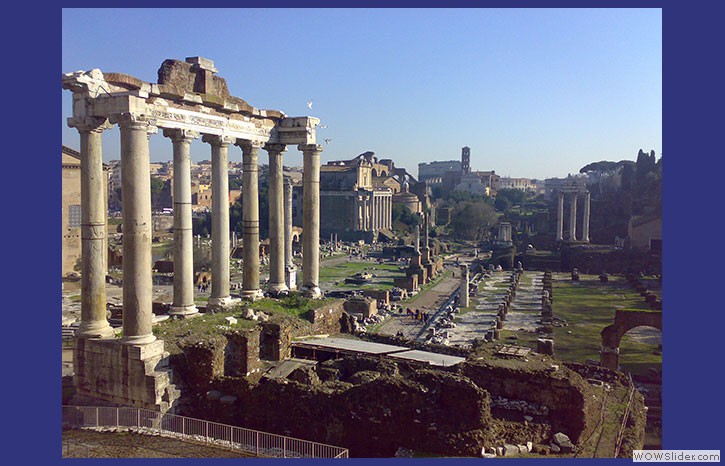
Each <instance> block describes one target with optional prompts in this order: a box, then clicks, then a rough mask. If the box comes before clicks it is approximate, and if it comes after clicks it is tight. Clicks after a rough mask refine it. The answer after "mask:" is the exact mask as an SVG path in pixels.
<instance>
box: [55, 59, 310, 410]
mask: <svg viewBox="0 0 725 466" xmlns="http://www.w3.org/2000/svg"><path fill="white" fill-rule="evenodd" d="M216 72H217V70H216V68H215V67H214V63H213V62H212V61H211V60H208V59H205V58H202V57H190V58H187V59H186V61H180V60H165V61H164V62H163V63H162V64H161V67H160V68H159V71H158V83H155V84H154V83H147V82H144V81H141V80H139V79H137V78H135V77H133V76H129V75H126V74H122V73H104V72H102V71H101V70H99V69H93V70H91V71H77V72H74V73H67V74H64V75H63V78H62V84H63V89H67V90H70V91H71V92H72V93H73V116H72V117H71V118H69V119H68V125H69V126H71V127H74V128H76V129H77V130H78V132H79V133H80V146H81V147H80V153H81V202H82V205H83V210H82V220H81V224H82V225H81V226H82V241H81V244H82V303H81V324H80V327H79V329H78V332H77V337H78V344H77V345H76V354H75V357H74V366H75V367H74V369H75V385H76V389H77V393H78V394H79V396H81V397H83V396H90V397H93V398H96V399H102V400H106V401H109V402H112V403H117V404H124V405H133V406H139V407H147V408H152V409H161V410H166V409H168V408H169V407H170V406H171V404H172V401H173V400H172V398H173V391H174V390H173V387H171V388H169V387H170V385H169V377H168V375H169V374H167V373H165V372H164V369H162V368H161V361H163V360H164V349H163V341H160V340H156V337H154V335H153V334H152V332H151V324H152V281H151V278H152V277H151V268H152V264H151V234H152V231H151V196H150V180H149V172H150V169H149V145H148V142H149V135H150V134H152V133H156V132H158V130H159V129H161V130H162V131H163V135H164V136H166V137H168V138H169V139H171V142H172V144H173V154H174V183H173V185H174V193H173V197H174V259H175V260H174V262H175V263H174V272H175V273H174V298H173V304H172V309H171V311H170V313H172V314H177V315H182V316H187V315H192V314H195V313H196V312H198V311H197V309H196V307H195V305H194V295H193V291H194V284H193V268H192V264H193V258H192V250H193V248H192V233H191V187H190V173H189V170H190V158H189V147H190V144H191V141H192V140H193V139H195V138H198V137H200V136H201V138H202V141H204V142H206V143H208V144H209V145H210V146H211V158H212V190H213V191H212V202H213V204H212V207H213V208H212V225H213V232H212V235H213V236H212V277H213V280H212V294H211V297H210V299H209V305H210V306H217V307H225V306H228V305H229V304H230V303H231V297H230V283H229V241H228V232H229V210H228V209H227V208H218V207H219V206H220V204H221V206H223V207H226V206H225V203H226V202H227V199H228V147H229V145H230V144H231V145H235V146H237V147H239V148H240V149H241V151H242V165H243V192H242V195H243V196H244V199H245V202H244V211H243V216H242V217H243V218H242V222H243V226H244V231H243V245H244V268H243V273H244V283H243V291H242V296H244V297H246V298H249V299H255V298H257V297H260V296H261V295H262V291H261V290H260V286H259V256H258V253H257V251H258V245H259V206H258V192H257V189H258V188H257V182H258V162H257V154H258V151H259V148H260V147H261V148H264V149H265V150H266V151H267V152H268V153H269V168H270V170H269V171H270V175H269V178H270V179H269V197H270V256H271V262H270V269H271V270H270V285H269V288H270V291H272V292H281V291H284V290H287V289H288V286H287V284H286V283H285V281H286V280H285V270H288V271H289V270H290V269H291V267H289V266H290V265H291V263H290V262H291V257H290V256H291V255H287V259H288V261H287V262H285V236H284V234H285V227H284V223H285V220H286V221H289V222H291V218H289V217H290V216H289V215H287V216H286V215H285V214H284V208H283V207H284V203H285V202H284V196H283V176H282V153H283V152H284V151H285V150H286V146H288V145H290V144H297V148H298V150H300V151H301V152H302V153H303V156H304V157H303V158H304V162H303V163H304V176H303V183H304V184H303V210H304V215H303V229H304V232H305V234H304V235H303V271H302V272H303V289H302V291H303V292H304V293H306V294H307V295H309V296H312V297H319V295H320V289H319V286H318V284H319V279H318V276H319V225H320V223H319V215H320V213H319V199H320V198H319V172H320V153H321V151H322V147H321V146H319V145H317V144H316V141H315V130H316V126H317V125H318V124H319V120H318V119H317V118H314V117H308V116H305V117H287V116H286V115H285V114H284V113H282V112H280V111H277V110H260V109H257V108H254V107H252V106H250V105H249V104H247V102H245V101H244V100H242V99H240V98H238V97H233V96H231V95H230V94H229V91H228V89H227V85H226V81H225V80H224V79H223V78H221V77H219V76H216ZM113 124H117V125H118V126H119V129H120V132H121V172H122V183H123V189H122V192H123V233H124V234H123V257H124V264H123V337H122V338H120V339H115V338H114V337H113V336H114V333H113V331H112V329H111V327H110V325H109V324H108V321H107V319H106V290H105V278H106V263H105V259H104V248H105V244H106V237H105V232H106V212H105V210H104V198H105V193H104V191H103V169H102V152H101V136H102V133H103V131H104V130H106V129H108V128H111V127H112V125H113ZM287 231H289V229H287ZM292 270H293V269H292Z"/></svg>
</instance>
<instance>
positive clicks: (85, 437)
mask: <svg viewBox="0 0 725 466" xmlns="http://www.w3.org/2000/svg"><path fill="white" fill-rule="evenodd" d="M62 455H63V458H249V457H252V456H253V455H249V454H248V453H244V452H241V451H237V450H231V449H226V448H221V447H214V446H210V445H207V444H204V443H200V442H191V441H183V442H182V441H181V440H178V439H174V438H169V437H161V436H151V435H141V434H135V433H131V432H96V431H91V430H76V429H72V430H70V429H69V430H63V453H62Z"/></svg>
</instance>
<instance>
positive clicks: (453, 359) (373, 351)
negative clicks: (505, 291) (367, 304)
mask: <svg viewBox="0 0 725 466" xmlns="http://www.w3.org/2000/svg"><path fill="white" fill-rule="evenodd" d="M292 348H293V354H294V355H296V356H298V357H304V356H308V357H309V356H311V357H312V358H313V359H317V360H325V359H327V358H330V357H337V356H339V355H340V354H366V355H374V356H380V357H382V356H387V357H391V358H395V359H399V360H404V361H406V362H418V363H427V364H430V365H433V366H443V367H447V366H454V365H456V364H458V363H460V362H463V361H465V360H466V358H462V357H459V356H451V355H448V354H440V353H432V352H430V351H421V350H411V349H410V348H406V347H404V346H394V345H386V344H382V343H373V342H370V341H363V340H352V339H348V338H334V337H333V338H313V339H310V340H301V341H295V342H293V343H292Z"/></svg>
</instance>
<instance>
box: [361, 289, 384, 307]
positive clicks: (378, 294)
mask: <svg viewBox="0 0 725 466" xmlns="http://www.w3.org/2000/svg"><path fill="white" fill-rule="evenodd" d="M363 296H369V297H370V298H373V299H375V300H378V301H382V302H383V304H390V292H389V291H388V290H363Z"/></svg>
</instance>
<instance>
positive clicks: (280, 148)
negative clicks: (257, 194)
mask: <svg viewBox="0 0 725 466" xmlns="http://www.w3.org/2000/svg"><path fill="white" fill-rule="evenodd" d="M264 148H265V150H266V151H267V152H268V153H269V256H270V257H269V291H271V292H272V293H279V292H282V291H286V290H287V285H286V284H285V279H284V271H285V254H284V252H285V251H284V249H285V240H284V238H285V237H284V218H285V215H284V197H283V182H284V179H283V173H282V170H283V168H282V152H284V150H285V149H286V146H285V145H284V144H267V145H265V147H264Z"/></svg>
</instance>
